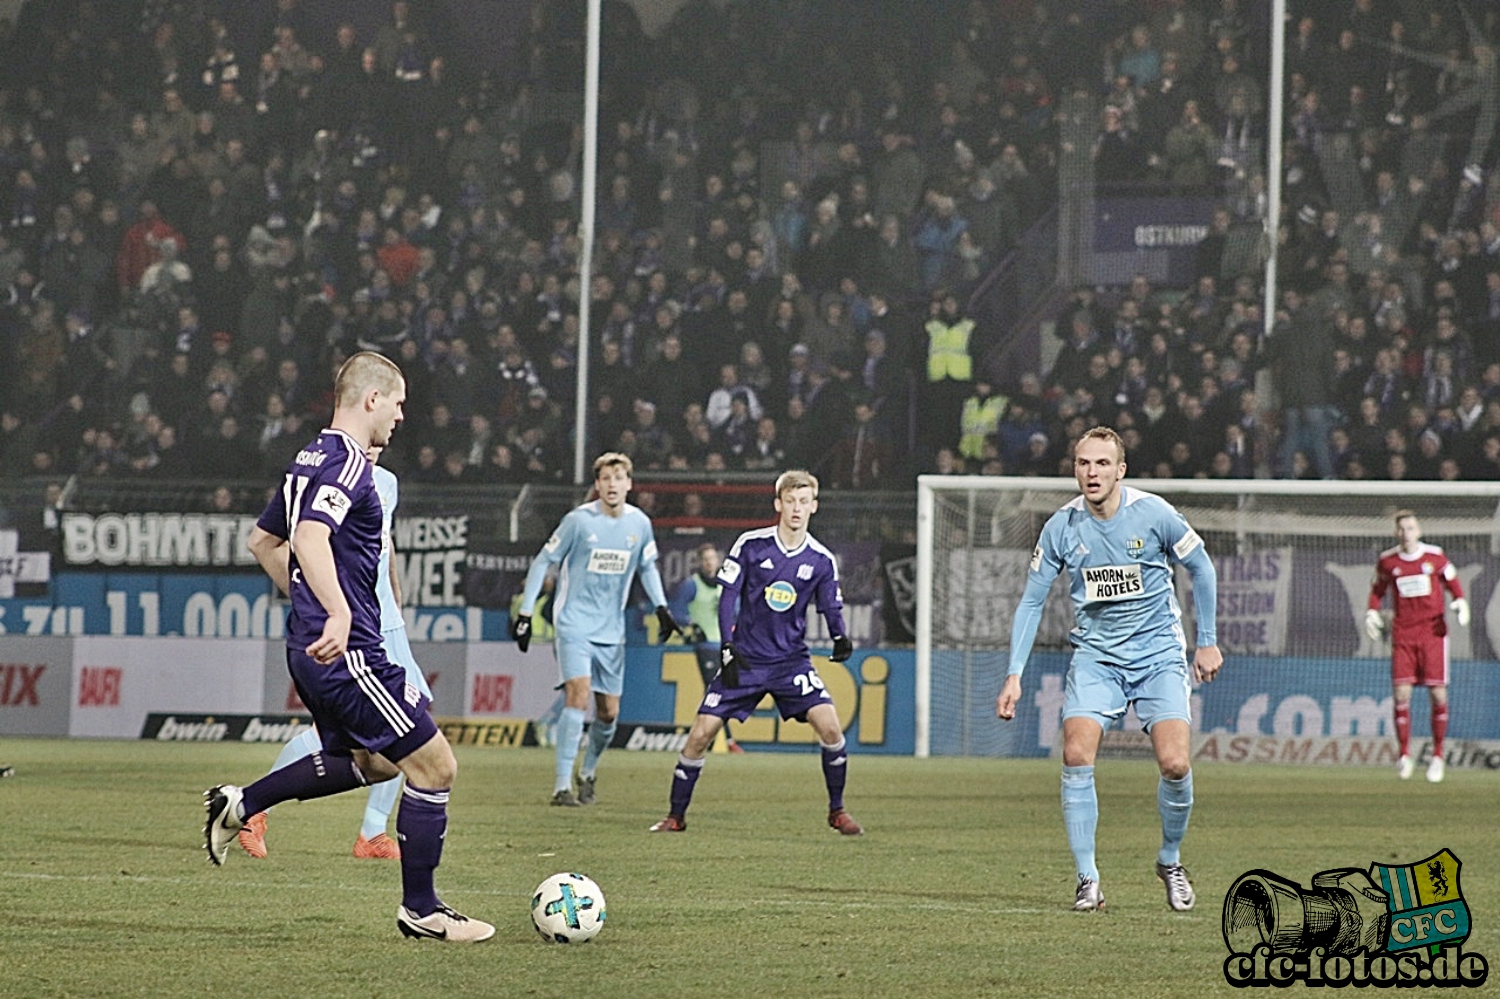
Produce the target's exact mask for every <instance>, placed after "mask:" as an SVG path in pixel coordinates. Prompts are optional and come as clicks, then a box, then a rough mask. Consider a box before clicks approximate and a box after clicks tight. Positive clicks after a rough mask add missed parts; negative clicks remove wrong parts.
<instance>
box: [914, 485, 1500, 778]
mask: <svg viewBox="0 0 1500 999" xmlns="http://www.w3.org/2000/svg"><path fill="white" fill-rule="evenodd" d="M1127 484H1129V485H1132V486H1135V487H1136V488H1140V489H1145V490H1147V491H1150V492H1154V493H1157V494H1158V495H1160V496H1162V497H1163V498H1164V499H1166V500H1167V501H1169V502H1170V503H1172V505H1173V506H1175V507H1176V508H1177V509H1178V510H1179V511H1180V512H1181V513H1182V514H1183V516H1184V517H1186V518H1187V521H1188V523H1190V524H1191V525H1192V526H1193V527H1194V528H1195V529H1196V530H1197V532H1198V533H1199V535H1201V536H1202V537H1203V540H1204V543H1205V545H1206V547H1207V550H1208V552H1209V554H1210V555H1211V556H1212V557H1213V561H1214V565H1215V567H1216V569H1217V571H1218V609H1217V630H1218V636H1219V645H1220V648H1221V650H1222V651H1223V653H1224V656H1225V660H1226V664H1225V669H1224V672H1223V673H1222V674H1221V677H1220V680H1219V681H1216V682H1215V683H1214V684H1211V685H1203V686H1202V687H1198V688H1195V691H1194V695H1193V702H1194V703H1193V711H1194V719H1193V725H1194V729H1195V732H1196V733H1205V732H1222V733H1226V734H1227V735H1229V736H1237V735H1249V736H1267V737H1269V736H1299V737H1300V736H1307V737H1334V738H1337V737H1344V736H1357V737H1365V738H1377V737H1384V736H1386V735H1388V734H1389V731H1390V721H1389V716H1390V711H1389V706H1390V649H1389V645H1388V644H1387V643H1386V642H1385V641H1384V640H1381V641H1379V642H1376V641H1371V640H1370V639H1369V638H1368V637H1366V635H1365V632H1364V629H1363V626H1362V623H1363V618H1364V612H1365V608H1366V606H1367V601H1368V597H1369V591H1370V580H1371V577H1372V573H1373V570H1374V567H1375V562H1376V559H1377V557H1378V556H1379V554H1380V552H1382V551H1384V550H1385V549H1386V548H1389V547H1390V546H1391V545H1393V544H1394V543H1395V542H1394V537H1393V532H1394V521H1393V514H1394V513H1395V512H1396V511H1397V510H1400V509H1411V510H1413V511H1415V512H1416V513H1417V515H1418V517H1419V519H1420V522H1421V525H1422V531H1423V540H1424V542H1426V543H1429V544H1434V545H1438V546H1440V547H1442V548H1443V549H1444V551H1445V552H1446V553H1447V554H1448V556H1449V557H1450V559H1451V560H1452V561H1453V562H1454V564H1455V566H1456V568H1457V570H1458V575H1459V580H1460V582H1461V583H1462V585H1463V587H1464V592H1465V594H1466V596H1467V597H1468V599H1469V602H1470V604H1471V606H1472V607H1473V612H1474V613H1473V621H1472V623H1471V626H1470V627H1469V628H1460V627H1457V626H1456V625H1455V623H1454V621H1453V618H1452V614H1451V612H1450V614H1449V632H1450V638H1449V650H1450V656H1451V659H1452V661H1453V663H1454V669H1453V678H1452V680H1451V687H1452V698H1451V699H1452V702H1453V703H1454V705H1455V709H1454V712H1453V715H1454V719H1453V724H1452V727H1451V728H1450V730H1449V731H1450V737H1453V736H1457V737H1460V738H1465V737H1467V738H1475V739H1496V738H1500V725H1497V723H1495V722H1492V721H1491V719H1495V718H1497V717H1500V682H1496V681H1489V680H1488V679H1487V677H1488V675H1489V673H1490V672H1491V671H1487V670H1480V669H1468V668H1466V666H1467V663H1466V662H1465V661H1467V660H1476V659H1477V660H1497V659H1500V588H1497V583H1500V483H1405V482H1400V483H1397V482H1379V483H1351V482H1292V481H1261V480H1253V481H1246V480H1241V481H1233V482H1225V481H1206V480H1127ZM1077 494H1078V490H1077V488H1076V486H1075V484H1074V482H1073V480H1072V479H1068V478H1003V477H981V476H934V475H924V476H922V477H921V478H920V479H919V483H918V513H917V628H916V631H917V657H916V681H917V705H916V707H917V722H916V737H917V754H918V755H919V756H920V755H926V754H928V753H934V754H963V755H988V756H1008V755H1023V756H1024V755H1045V754H1046V753H1048V752H1050V751H1051V749H1052V748H1053V747H1054V746H1055V745H1056V744H1057V738H1056V737H1057V733H1058V727H1059V724H1060V722H1059V714H1058V712H1059V710H1060V708H1061V704H1062V690H1063V678H1064V675H1065V673H1066V668H1067V662H1068V655H1069V652H1070V648H1069V646H1068V641H1067V636H1068V631H1069V629H1070V628H1071V627H1072V624H1073V611H1072V605H1071V602H1070V601H1069V599H1068V593H1067V584H1066V578H1065V577H1060V578H1059V579H1058V580H1057V582H1056V583H1055V584H1054V586H1053V590H1052V592H1051V594H1050V595H1049V596H1048V600H1047V605H1046V609H1045V612H1044V614H1043V618H1042V622H1041V626H1040V628H1039V630H1038V634H1037V640H1036V645H1035V648H1034V650H1033V653H1032V657H1031V660H1030V663H1029V665H1028V666H1027V670H1026V673H1025V676H1024V681H1023V696H1022V705H1021V709H1020V710H1019V711H1018V714H1017V718H1016V720H1015V721H1014V722H1008V723H1001V722H999V721H997V720H996V718H995V697H996V695H997V694H998V693H999V690H1000V686H1001V683H1002V682H1003V680H1004V678H1005V673H1006V669H1007V666H1008V664H1009V646H1010V629H1011V621H1012V618H1013V616H1014V612H1015V608H1016V606H1017V604H1018V602H1019V600H1020V597H1021V592H1022V590H1023V589H1024V587H1025V584H1026V573H1027V566H1028V563H1029V560H1030V556H1031V552H1032V549H1033V548H1034V546H1035V544H1036V541H1037V537H1038V535H1039V534H1040V532H1041V529H1042V526H1043V524H1045V523H1046V521H1047V518H1049V517H1050V516H1051V515H1052V514H1053V513H1055V512H1056V511H1057V509H1058V508H1059V507H1060V506H1062V505H1063V504H1064V503H1066V502H1068V501H1069V500H1071V499H1072V498H1073V497H1075V496H1076V495H1077ZM1177 591H1178V601H1179V603H1180V604H1181V605H1182V609H1183V629H1184V631H1185V633H1186V634H1187V635H1188V636H1189V638H1190V639H1191V636H1192V635H1193V634H1194V627H1193V621H1192V618H1193V614H1194V608H1193V601H1192V592H1191V591H1192V587H1191V585H1190V583H1189V581H1188V579H1187V574H1186V571H1185V570H1182V569H1181V568H1179V569H1178V580H1177ZM1389 602H1390V597H1387V598H1386V605H1387V607H1389ZM1426 714H1427V711H1426V708H1425V701H1423V702H1422V704H1421V705H1419V704H1418V703H1417V702H1416V701H1414V703H1413V712H1412V717H1413V722H1414V729H1413V731H1414V734H1418V735H1420V734H1425V729H1424V728H1422V726H1424V725H1425V724H1426V722H1425V718H1426ZM1133 721H1134V719H1133V718H1131V717H1128V716H1127V718H1126V719H1125V727H1126V728H1127V730H1129V729H1135V728H1138V726H1134V725H1133V724H1132V723H1133ZM1490 728H1496V731H1494V732H1491V731H1489V729H1490ZM1252 751H1253V747H1252ZM1278 751H1279V750H1278Z"/></svg>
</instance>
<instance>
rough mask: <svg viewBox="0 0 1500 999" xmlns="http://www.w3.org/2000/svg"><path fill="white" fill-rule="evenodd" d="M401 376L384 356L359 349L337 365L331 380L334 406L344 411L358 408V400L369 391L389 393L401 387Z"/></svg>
mask: <svg viewBox="0 0 1500 999" xmlns="http://www.w3.org/2000/svg"><path fill="white" fill-rule="evenodd" d="M403 381H405V376H404V375H402V374H401V369H400V368H398V367H397V366H396V362H394V361H392V360H391V359H390V358H388V357H386V356H385V355H384V354H377V353H375V352H374V351H372V350H362V351H360V352H359V353H358V354H355V355H354V356H353V357H351V358H349V359H348V360H347V361H345V362H344V363H343V364H342V365H340V366H339V373H338V374H337V375H335V376H334V379H333V399H334V405H335V406H337V407H338V408H340V409H348V408H351V407H353V406H357V405H359V400H360V398H361V397H362V396H363V395H364V394H365V393H366V392H368V391H370V390H371V389H376V390H378V391H380V392H384V393H386V394H390V393H392V392H395V391H396V390H397V389H398V388H400V387H401V384H402V382H403Z"/></svg>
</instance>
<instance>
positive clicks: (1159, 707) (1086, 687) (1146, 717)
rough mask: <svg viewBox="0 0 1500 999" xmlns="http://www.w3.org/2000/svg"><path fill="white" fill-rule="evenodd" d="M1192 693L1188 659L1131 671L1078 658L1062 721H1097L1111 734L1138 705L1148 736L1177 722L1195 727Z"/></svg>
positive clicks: (1067, 692)
mask: <svg viewBox="0 0 1500 999" xmlns="http://www.w3.org/2000/svg"><path fill="white" fill-rule="evenodd" d="M1191 690H1192V687H1191V685H1190V684H1189V682H1188V671H1187V661H1186V660H1184V659H1164V660H1162V661H1160V662H1156V663H1151V664H1149V665H1146V666H1141V667H1134V668H1130V669H1126V668H1124V667H1121V666H1114V665H1111V664H1108V663H1101V662H1096V661H1094V660H1092V659H1083V658H1079V657H1077V656H1075V657H1074V658H1073V663H1072V665H1071V666H1070V667H1069V669H1068V682H1067V689H1066V691H1065V694H1064V697H1063V717H1064V718H1092V719H1094V720H1095V721H1097V722H1098V723H1099V725H1100V726H1101V727H1102V728H1106V729H1107V728H1109V726H1110V723H1111V722H1114V721H1117V720H1119V719H1120V718H1123V717H1125V711H1126V709H1127V708H1128V707H1129V706H1130V705H1132V704H1133V705H1135V714H1136V717H1137V718H1139V719H1140V720H1141V727H1142V728H1143V729H1144V730H1145V731H1147V732H1149V731H1151V726H1152V725H1155V724H1156V723H1157V722H1159V721H1167V720H1168V719H1172V718H1178V719H1181V720H1182V721H1185V722H1189V723H1191V722H1192V720H1193V712H1192V705H1191V703H1190V702H1189V700H1188V697H1189V695H1190V693H1191Z"/></svg>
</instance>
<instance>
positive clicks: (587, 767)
mask: <svg viewBox="0 0 1500 999" xmlns="http://www.w3.org/2000/svg"><path fill="white" fill-rule="evenodd" d="M619 721H620V720H619V719H618V718H616V719H613V720H612V721H609V722H602V721H600V720H599V719H597V718H595V719H594V724H593V725H591V726H589V748H588V749H586V750H584V751H583V768H582V769H581V770H580V771H579V773H578V776H580V777H592V776H594V771H595V770H597V769H599V757H600V756H601V755H603V753H604V751H605V750H606V749H608V748H609V743H610V740H611V739H613V738H614V737H615V727H616V726H617V725H618V724H619Z"/></svg>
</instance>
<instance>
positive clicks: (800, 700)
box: [698, 659, 833, 721]
mask: <svg viewBox="0 0 1500 999" xmlns="http://www.w3.org/2000/svg"><path fill="white" fill-rule="evenodd" d="M767 694H770V695H771V697H772V698H774V699H775V701H776V710H777V711H779V712H780V713H781V717H782V718H783V719H788V718H795V719H796V720H797V721H807V712H808V710H809V709H810V708H815V707H817V706H818V705H819V704H832V703H833V698H832V697H830V696H829V695H828V691H827V689H826V688H825V687H824V686H823V678H822V677H821V676H819V675H818V671H817V670H816V669H814V668H813V664H812V663H811V662H809V661H808V660H806V659H801V660H793V661H791V662H786V663H776V664H774V665H771V666H752V665H750V664H749V663H746V664H745V665H743V666H741V667H740V685H739V686H738V687H725V686H724V683H723V680H722V679H721V678H720V677H714V681H713V682H712V683H710V684H709V685H708V690H707V692H706V693H704V695H703V703H702V704H700V705H698V713H699V714H702V715H715V716H717V717H719V718H732V719H734V720H735V721H744V720H745V719H746V718H749V717H750V715H751V714H753V713H754V712H755V709H756V707H757V706H758V705H759V704H760V702H761V699H762V698H764V697H765V696H766V695H767Z"/></svg>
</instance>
